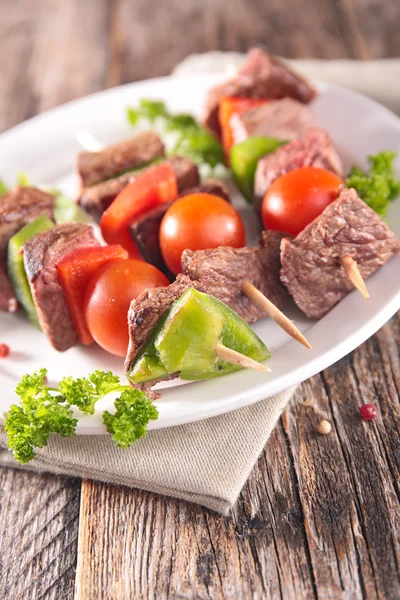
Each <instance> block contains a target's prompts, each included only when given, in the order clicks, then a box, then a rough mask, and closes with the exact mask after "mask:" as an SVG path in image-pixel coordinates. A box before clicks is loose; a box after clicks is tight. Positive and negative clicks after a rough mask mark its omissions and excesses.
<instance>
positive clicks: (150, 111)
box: [127, 98, 224, 168]
mask: <svg viewBox="0 0 400 600" xmlns="http://www.w3.org/2000/svg"><path fill="white" fill-rule="evenodd" d="M127 116H128V121H129V123H130V124H131V125H137V123H138V122H139V121H140V120H141V119H146V120H148V121H150V122H151V123H152V124H154V123H155V121H156V120H157V123H160V124H161V125H162V128H163V130H164V131H165V132H174V133H176V134H177V139H176V141H175V145H174V146H173V148H172V149H171V151H170V152H168V154H169V155H172V154H179V155H180V156H185V157H187V158H190V159H191V160H193V161H194V162H196V163H199V164H202V163H206V164H208V165H210V166H211V167H213V168H214V167H215V166H216V165H218V164H223V163H224V153H223V150H222V146H221V144H220V143H219V141H218V140H217V139H216V138H214V136H213V135H212V134H211V133H210V132H209V131H208V130H207V129H206V128H205V127H202V126H201V125H200V124H199V123H198V122H197V121H196V119H195V118H194V117H193V116H192V115H189V114H186V113H181V114H176V115H173V114H171V113H170V112H169V111H168V109H167V108H166V106H165V103H164V102H161V101H157V100H147V99H144V98H142V99H141V100H140V102H139V106H138V108H132V107H128V109H127Z"/></svg>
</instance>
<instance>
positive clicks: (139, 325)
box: [125, 275, 206, 385]
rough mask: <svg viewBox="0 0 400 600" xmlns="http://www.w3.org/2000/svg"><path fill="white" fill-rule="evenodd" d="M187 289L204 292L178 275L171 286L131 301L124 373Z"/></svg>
mask: <svg viewBox="0 0 400 600" xmlns="http://www.w3.org/2000/svg"><path fill="white" fill-rule="evenodd" d="M189 288H195V289H196V290H200V291H201V292H204V291H206V290H204V289H203V288H202V286H201V285H199V283H198V282H196V281H192V280H191V279H190V278H189V277H186V276H185V275H178V277H177V278H176V280H175V281H174V283H171V285H168V286H166V287H157V288H153V289H151V290H146V291H145V292H143V293H142V294H140V296H138V297H137V298H136V299H135V300H132V302H131V305H130V308H129V311H128V328H129V347H128V353H127V356H126V360H125V370H126V371H130V369H131V368H132V366H133V364H134V362H135V360H136V357H137V355H138V353H139V351H140V350H141V348H142V347H143V345H144V343H145V342H146V340H147V338H148V337H149V335H150V333H151V332H152V330H153V329H154V327H155V326H156V325H157V323H158V321H159V320H160V319H161V317H162V316H163V315H164V314H165V313H166V312H167V310H168V309H169V308H170V306H171V304H172V303H173V302H175V300H178V298H180V297H181V296H182V294H183V293H184V292H186V290H187V289H189ZM152 385H153V383H152Z"/></svg>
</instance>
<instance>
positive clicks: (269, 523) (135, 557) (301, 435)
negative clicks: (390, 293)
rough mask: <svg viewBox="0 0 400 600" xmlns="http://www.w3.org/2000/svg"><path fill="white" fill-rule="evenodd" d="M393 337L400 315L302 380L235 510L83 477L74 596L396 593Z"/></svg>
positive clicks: (398, 542)
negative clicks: (227, 514) (363, 412)
mask: <svg viewBox="0 0 400 600" xmlns="http://www.w3.org/2000/svg"><path fill="white" fill-rule="evenodd" d="M399 344H400V318H399V317H397V318H396V320H395V323H394V325H393V333H392V329H391V328H390V327H389V326H386V327H385V328H384V329H383V330H381V331H380V332H379V334H378V335H377V336H375V337H374V338H372V340H370V341H369V342H367V343H366V344H364V345H363V346H362V347H361V348H360V349H358V350H357V351H356V352H355V353H354V355H352V356H350V357H347V358H345V359H343V360H342V361H340V362H339V363H338V364H337V365H335V366H333V367H331V368H330V369H328V370H327V371H325V372H324V373H323V374H322V375H321V376H316V377H314V378H313V379H312V380H310V381H309V382H307V383H305V384H303V385H302V386H301V388H300V391H299V392H298V394H297V397H296V399H295V400H294V401H293V402H292V403H291V406H290V408H289V409H288V410H287V411H286V413H285V415H284V417H283V420H282V423H283V427H282V425H280V426H279V427H277V428H276V430H275V431H274V433H273V435H272V436H271V439H270V440H269V442H268V444H267V447H266V449H265V451H264V453H263V455H262V456H261V458H260V460H259V461H258V464H257V466H256V468H255V470H254V472H253V474H252V476H251V478H250V479H249V481H248V482H247V484H246V486H245V488H244V490H243V492H242V495H241V497H240V499H239V502H238V505H237V507H236V508H235V511H234V513H233V515H232V519H229V518H228V519H226V518H223V517H220V516H218V515H215V514H213V513H211V512H209V511H206V510H203V509H200V508H198V507H194V506H190V505H187V504H184V503H180V502H177V501H173V500H166V499H164V498H160V497H157V496H154V495H153V494H147V493H145V492H138V491H135V490H127V489H124V488H122V489H121V488H117V487H115V486H107V485H103V484H102V485H97V484H94V483H91V482H88V483H86V484H84V485H83V489H82V515H81V519H82V524H83V526H82V528H81V535H80V541H79V548H80V552H79V559H78V565H77V598H78V600H86V599H88V598H90V597H91V595H95V596H99V597H100V598H102V597H104V598H113V597H115V598H118V599H120V598H122V599H125V598H130V597H137V596H139V597H141V598H145V599H147V598H149V599H153V598H179V597H182V598H213V599H214V598H225V599H226V598H284V599H286V598H296V599H297V598H304V599H306V598H307V599H308V598H313V597H315V598H317V597H318V598H324V599H336V598H345V599H353V598H354V599H361V598H388V599H392V598H393V599H395V598H396V597H398V593H399V590H400V580H399V555H400V539H399V531H400V528H399V522H400V505H399V497H398V495H397V494H398V486H399V477H398V473H399V470H398V469H399V452H398V440H399V437H400V435H399V433H400V432H399V410H400V407H399V397H398V391H397V390H398V387H397V386H398V384H399V382H400V371H399V369H398V367H399V358H398V356H399ZM383 361H385V368H384V370H383V371H382V366H381V365H382V362H383ZM393 371H394V372H395V375H393ZM310 399H312V402H313V407H310V406H307V405H304V401H305V400H310ZM378 401H379V404H380V411H381V416H379V417H378V418H377V419H376V421H375V422H372V423H365V422H362V421H361V419H360V417H359V413H358V407H359V406H360V404H361V403H363V402H374V403H376V402H378ZM306 404H307V403H306ZM321 418H327V419H328V420H330V422H331V423H332V426H333V428H332V432H331V434H330V435H328V436H321V435H320V434H318V433H317V431H316V425H317V423H318V422H319V420H320V419H321ZM293 466H294V469H293ZM115 539H119V540H120V543H119V544H118V549H116V548H115V549H114V552H118V554H117V555H115V554H114V558H115V560H114V561H113V565H112V566H111V565H110V563H109V561H108V560H107V556H108V551H109V548H110V547H112V545H113V540H115ZM99 549H101V552H102V553H103V554H102V555H101V553H99ZM90 565H94V567H92V569H90ZM113 590H118V595H115V596H113ZM115 593H116V592H115Z"/></svg>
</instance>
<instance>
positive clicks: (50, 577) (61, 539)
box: [0, 469, 79, 600]
mask: <svg viewBox="0 0 400 600" xmlns="http://www.w3.org/2000/svg"><path fill="white" fill-rule="evenodd" d="M0 490H1V495H0V532H1V533H0V598H2V599H4V600H28V599H29V600H30V599H36V598H46V599H49V600H53V599H54V600H61V599H62V600H64V599H70V598H72V597H73V589H74V581H75V568H74V566H75V557H76V551H77V538H78V514H79V486H78V485H77V481H76V480H74V479H70V480H68V479H65V478H59V477H55V476H52V475H36V474H34V473H28V472H21V471H13V470H12V469H1V470H0Z"/></svg>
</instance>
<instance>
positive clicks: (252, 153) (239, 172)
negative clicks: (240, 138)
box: [229, 137, 286, 204]
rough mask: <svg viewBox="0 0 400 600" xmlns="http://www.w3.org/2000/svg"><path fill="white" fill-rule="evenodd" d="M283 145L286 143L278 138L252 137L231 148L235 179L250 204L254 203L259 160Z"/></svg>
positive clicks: (230, 157)
mask: <svg viewBox="0 0 400 600" xmlns="http://www.w3.org/2000/svg"><path fill="white" fill-rule="evenodd" d="M283 144H286V141H283V140H278V139H276V138H267V137H252V138H249V139H247V140H245V141H244V142H240V144H235V145H234V146H233V147H232V148H231V151H230V154H229V162H230V165H231V169H232V174H233V178H234V180H235V182H236V185H237V186H238V188H239V190H240V191H241V192H242V194H243V196H244V197H245V198H246V200H247V202H250V204H252V203H253V202H254V175H255V173H256V168H257V163H258V161H259V159H260V158H261V157H262V156H265V155H266V154H270V153H271V152H274V150H276V149H277V148H279V146H282V145H283Z"/></svg>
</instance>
